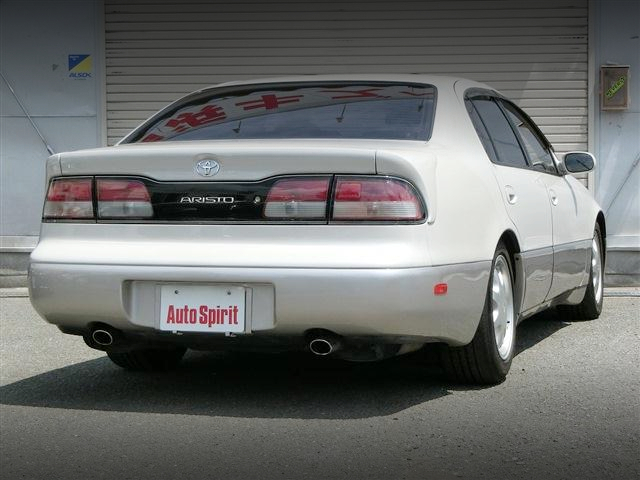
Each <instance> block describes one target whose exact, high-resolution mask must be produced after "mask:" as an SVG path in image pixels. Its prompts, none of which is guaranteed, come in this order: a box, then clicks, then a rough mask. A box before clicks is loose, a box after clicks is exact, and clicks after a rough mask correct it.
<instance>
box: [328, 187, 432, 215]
mask: <svg viewBox="0 0 640 480" xmlns="http://www.w3.org/2000/svg"><path fill="white" fill-rule="evenodd" d="M423 218H424V210H423V208H422V203H421V202H420V200H419V199H418V196H417V194H416V192H415V191H414V189H413V188H412V187H411V185H410V184H409V183H407V182H405V181H403V180H399V179H395V178H386V177H380V178H376V177H337V179H336V188H335V197H334V203H333V216H332V219H333V220H341V221H349V220H364V221H387V222H396V221H399V222H402V221H418V220H422V219H423Z"/></svg>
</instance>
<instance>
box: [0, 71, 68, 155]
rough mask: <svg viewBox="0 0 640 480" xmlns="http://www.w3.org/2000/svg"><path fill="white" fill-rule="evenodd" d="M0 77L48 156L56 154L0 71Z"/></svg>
mask: <svg viewBox="0 0 640 480" xmlns="http://www.w3.org/2000/svg"><path fill="white" fill-rule="evenodd" d="M0 77H2V80H4V83H6V84H7V87H9V91H11V94H12V95H13V98H15V99H16V102H18V105H19V106H20V108H21V109H22V111H23V112H24V114H25V116H26V117H27V119H28V120H29V122H30V123H31V126H32V127H33V129H34V130H35V131H36V133H37V134H38V136H39V137H40V140H42V143H43V144H44V146H45V148H46V149H47V152H49V155H53V154H55V153H56V152H54V151H53V148H51V145H49V144H48V143H47V141H46V140H45V139H44V136H43V135H42V133H41V132H40V129H39V128H38V126H37V125H36V124H35V122H34V121H33V119H32V118H31V115H29V112H27V109H26V108H24V105H23V104H22V102H21V101H20V99H19V98H18V95H16V92H15V91H14V90H13V87H12V86H11V84H10V83H9V82H8V81H7V79H6V78H5V77H4V74H3V73H2V72H1V71H0Z"/></svg>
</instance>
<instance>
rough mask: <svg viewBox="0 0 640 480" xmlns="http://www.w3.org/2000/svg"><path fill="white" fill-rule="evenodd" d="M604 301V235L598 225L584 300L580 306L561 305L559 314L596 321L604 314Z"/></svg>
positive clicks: (593, 241)
mask: <svg viewBox="0 0 640 480" xmlns="http://www.w3.org/2000/svg"><path fill="white" fill-rule="evenodd" d="M603 299H604V261H603V251H602V233H601V232H600V226H599V225H598V224H596V227H595V229H594V231H593V240H592V241H591V268H590V269H589V284H588V285H587V291H586V293H585V294H584V299H583V300H582V302H581V303H579V304H578V305H560V306H559V307H558V312H559V313H560V314H561V315H562V316H563V317H566V318H567V320H595V319H596V318H598V317H599V316H600V313H602V304H603Z"/></svg>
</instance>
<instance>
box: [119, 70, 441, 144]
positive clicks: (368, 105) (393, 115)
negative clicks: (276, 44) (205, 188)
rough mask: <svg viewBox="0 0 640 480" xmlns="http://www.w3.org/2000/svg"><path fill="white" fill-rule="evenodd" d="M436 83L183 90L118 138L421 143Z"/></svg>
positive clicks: (428, 130) (430, 119) (428, 131)
mask: <svg viewBox="0 0 640 480" xmlns="http://www.w3.org/2000/svg"><path fill="white" fill-rule="evenodd" d="M435 92H436V90H435V87H433V86H431V85H424V84H403V83H379V82H367V83H353V82H350V83H344V82H343V83H325V84H317V83H313V84H312V83H304V84H295V85H292V84H278V85H274V84H272V85H252V86H251V88H250V89H248V88H247V87H242V88H241V89H238V87H235V89H229V88H226V89H216V90H209V91H206V92H199V93H196V94H193V95H190V96H188V97H186V98H184V99H182V100H180V101H179V102H177V103H175V104H173V105H171V106H170V107H168V108H167V109H166V110H164V111H162V112H160V114H158V115H157V116H155V117H152V118H151V120H150V121H148V122H147V123H145V124H144V125H142V126H141V127H140V128H139V129H138V130H136V131H135V132H133V134H132V135H131V136H130V137H129V138H128V139H127V140H126V141H125V142H124V143H137V142H160V141H168V140H171V141H186V140H222V139H224V140H228V139H245V138H258V139H271V138H274V139H278V138H350V139H360V138H367V139H396V140H427V139H428V138H429V136H430V134H431V127H432V124H433V112H434V104H435Z"/></svg>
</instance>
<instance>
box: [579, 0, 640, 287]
mask: <svg viewBox="0 0 640 480" xmlns="http://www.w3.org/2000/svg"><path fill="white" fill-rule="evenodd" d="M591 8H593V9H594V11H593V12H592V16H591V18H592V21H594V23H595V25H594V31H595V38H594V49H595V62H596V64H595V65H594V66H593V67H592V68H594V69H596V71H597V72H598V73H597V74H596V79H597V80H596V81H597V85H596V88H595V89H594V95H596V96H597V95H598V94H599V90H600V78H599V68H600V66H601V65H607V64H619V65H630V67H631V68H630V98H631V106H630V108H629V109H628V110H625V111H620V112H611V111H601V110H600V101H599V97H598V98H596V99H595V100H594V101H595V105H596V115H595V130H596V131H595V132H594V134H595V147H596V151H595V153H596V156H597V158H598V160H599V165H598V168H597V170H596V197H597V199H598V201H599V202H600V204H601V205H602V207H603V209H604V210H605V215H606V219H607V230H608V243H609V248H610V250H611V251H616V250H619V251H628V252H629V251H631V252H636V253H635V254H634V255H633V256H632V257H628V258H626V260H625V264H624V265H620V266H613V265H612V267H614V268H616V269H621V268H622V269H624V268H626V269H627V270H634V269H635V270H636V271H629V272H624V273H633V274H640V271H637V270H638V268H639V267H638V266H639V265H640V166H639V165H638V163H637V162H638V160H639V158H640V2H637V1H635V0H607V1H606V2H601V1H593V2H592V3H591ZM634 165H635V167H634Z"/></svg>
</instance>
